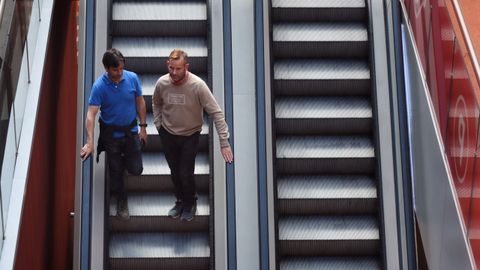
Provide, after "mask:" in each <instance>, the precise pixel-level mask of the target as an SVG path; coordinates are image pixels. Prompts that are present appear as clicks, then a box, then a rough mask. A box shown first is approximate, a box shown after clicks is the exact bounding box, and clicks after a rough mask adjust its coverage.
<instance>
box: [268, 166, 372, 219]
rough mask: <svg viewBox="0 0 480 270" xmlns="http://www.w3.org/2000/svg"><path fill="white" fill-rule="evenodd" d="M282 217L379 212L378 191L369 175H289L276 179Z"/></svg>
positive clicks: (279, 211)
mask: <svg viewBox="0 0 480 270" xmlns="http://www.w3.org/2000/svg"><path fill="white" fill-rule="evenodd" d="M277 191H278V193H277V194H278V195H277V196H278V213H279V214H280V215H289V214H292V215H319V214H321V215H356V214H375V213H376V212H377V209H376V207H377V189H376V186H375V182H374V180H373V179H372V178H371V177H369V176H367V175H286V176H280V177H279V178H278V179H277Z"/></svg>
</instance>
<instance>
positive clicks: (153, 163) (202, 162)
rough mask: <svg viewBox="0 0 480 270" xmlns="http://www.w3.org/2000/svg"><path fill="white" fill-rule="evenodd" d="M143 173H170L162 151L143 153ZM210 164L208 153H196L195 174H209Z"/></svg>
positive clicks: (145, 174) (144, 174)
mask: <svg viewBox="0 0 480 270" xmlns="http://www.w3.org/2000/svg"><path fill="white" fill-rule="evenodd" d="M142 158H143V173H142V176H148V175H170V168H169V167H168V164H167V160H166V159H165V155H164V154H163V153H143V154H142ZM209 173H210V165H209V161H208V154H206V153H198V154H197V158H196V159H195V174H196V175H199V174H209Z"/></svg>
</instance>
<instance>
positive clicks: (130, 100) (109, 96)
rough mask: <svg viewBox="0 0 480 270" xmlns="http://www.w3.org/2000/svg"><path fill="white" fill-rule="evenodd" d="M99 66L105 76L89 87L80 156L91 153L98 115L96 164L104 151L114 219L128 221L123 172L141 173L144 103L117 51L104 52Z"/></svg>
mask: <svg viewBox="0 0 480 270" xmlns="http://www.w3.org/2000/svg"><path fill="white" fill-rule="evenodd" d="M102 63H103V66H104V67H105V71H106V72H105V73H104V74H103V75H102V76H100V77H99V78H98V79H97V80H96V81H95V83H94V84H93V87H92V92H91V94H90V99H89V101H88V103H89V104H88V105H89V106H88V112H87V117H86V119H85V126H86V129H87V143H86V144H85V145H84V146H83V148H82V149H81V151H80V156H81V158H82V159H83V160H85V159H87V158H88V157H89V156H90V155H91V154H92V153H93V152H94V151H93V129H94V121H95V117H96V115H97V113H98V111H100V119H99V123H100V136H99V138H98V145H97V162H98V155H99V154H100V152H102V151H106V153H107V163H108V168H109V174H110V181H111V183H112V187H111V190H112V194H114V195H116V197H117V216H119V217H121V218H124V219H128V218H129V217H130V216H129V212H128V202H127V195H126V192H125V189H124V184H123V173H124V171H125V169H126V170H127V171H128V172H129V173H130V174H133V175H140V174H141V173H142V171H143V164H142V153H141V144H142V143H146V141H147V132H146V127H147V124H146V122H145V121H146V118H145V117H146V107H145V100H144V99H143V96H142V87H141V86H140V80H139V79H138V76H137V74H135V73H133V72H130V71H127V70H124V69H123V67H124V65H125V58H124V57H123V55H122V53H121V52H120V51H119V50H117V49H110V50H108V51H106V52H105V54H104V55H103V58H102ZM137 115H138V119H139V121H140V124H139V126H140V132H139V131H138V126H137Z"/></svg>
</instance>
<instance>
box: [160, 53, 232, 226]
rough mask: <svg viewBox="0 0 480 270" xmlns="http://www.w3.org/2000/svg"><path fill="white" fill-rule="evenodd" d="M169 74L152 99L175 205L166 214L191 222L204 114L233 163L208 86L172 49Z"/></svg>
mask: <svg viewBox="0 0 480 270" xmlns="http://www.w3.org/2000/svg"><path fill="white" fill-rule="evenodd" d="M167 67H168V74H166V75H163V76H161V77H160V78H159V79H158V81H157V84H156V85H155V91H154V93H153V98H152V103H153V104H152V106H153V116H154V123H155V126H156V128H157V130H158V133H159V134H160V138H161V140H162V144H163V146H164V151H165V158H166V159H167V162H168V166H169V167H170V171H171V178H172V181H173V185H174V189H175V196H176V199H177V201H176V202H175V205H174V206H173V208H172V209H171V210H170V211H169V212H168V215H169V216H170V217H172V218H178V217H180V218H181V219H182V220H186V221H190V220H192V219H193V217H194V215H195V212H196V207H197V206H196V200H197V198H196V195H195V194H196V188H195V180H194V169H195V157H196V155H197V152H198V142H199V136H200V131H201V130H202V124H203V111H204V110H205V111H206V112H207V113H208V115H209V116H210V118H212V119H213V122H214V123H215V128H216V129H217V132H218V136H219V137H220V146H221V153H222V156H223V158H224V159H225V161H226V162H228V163H231V162H232V161H233V152H232V150H231V148H230V144H229V143H228V138H229V133H228V126H227V123H226V122H225V116H224V114H223V112H222V110H221V109H220V106H218V104H217V102H216V100H215V98H214V97H213V95H212V93H211V91H210V89H209V88H208V86H207V84H206V83H205V82H204V81H203V80H202V79H200V78H199V77H198V76H196V75H195V74H193V73H190V72H189V71H188V68H189V64H188V55H187V53H186V52H184V51H182V50H178V49H175V50H173V51H172V52H171V53H170V56H169V59H168V61H167Z"/></svg>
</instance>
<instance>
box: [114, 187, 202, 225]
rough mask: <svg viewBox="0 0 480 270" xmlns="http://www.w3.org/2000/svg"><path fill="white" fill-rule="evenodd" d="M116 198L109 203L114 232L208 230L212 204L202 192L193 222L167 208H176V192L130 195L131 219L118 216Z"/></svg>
mask: <svg viewBox="0 0 480 270" xmlns="http://www.w3.org/2000/svg"><path fill="white" fill-rule="evenodd" d="M115 201H116V200H115V199H112V201H111V203H110V226H111V227H110V228H111V231H112V232H153V231H164V232H195V231H196V232H200V231H208V228H209V227H208V221H209V215H210V206H209V202H208V196H207V195H205V194H199V196H198V201H197V214H196V216H195V218H194V219H193V220H192V221H190V222H184V221H181V220H179V219H172V218H170V217H169V216H168V211H169V210H170V209H171V208H172V207H173V205H174V202H175V196H174V195H173V193H140V194H129V195H128V207H129V212H130V219H129V220H122V219H120V218H118V217H117V216H116V206H115Z"/></svg>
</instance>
